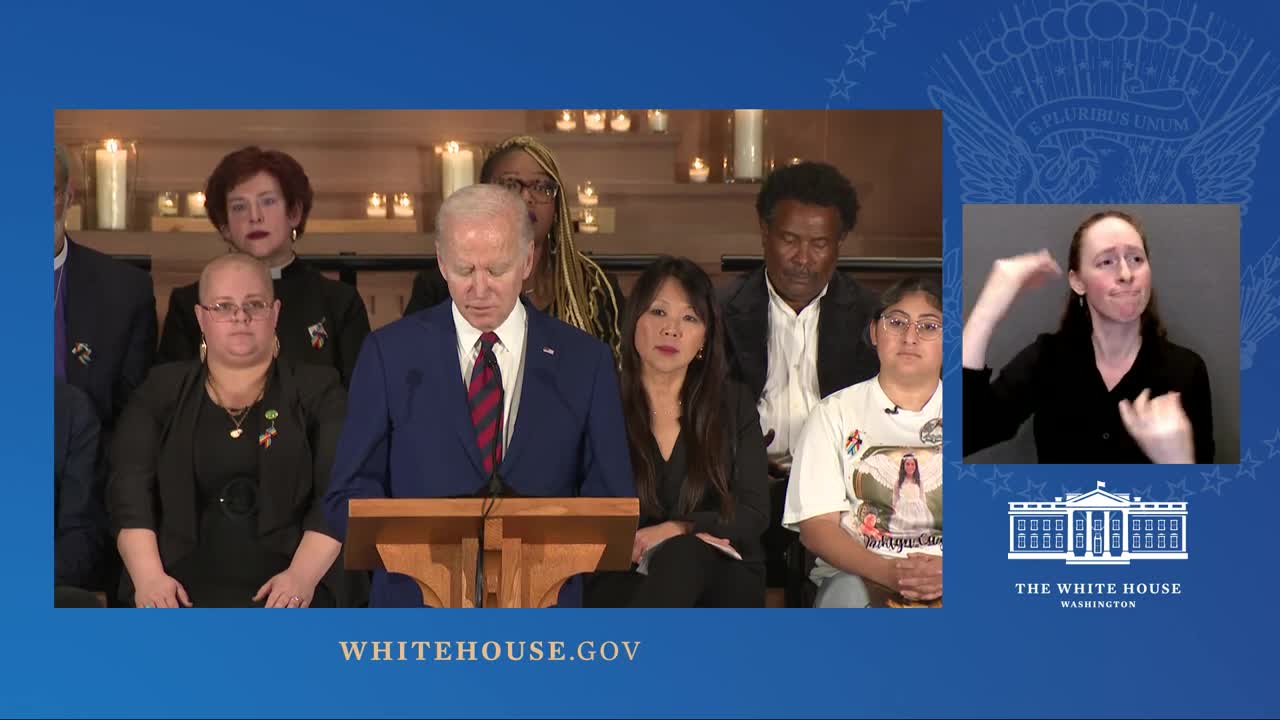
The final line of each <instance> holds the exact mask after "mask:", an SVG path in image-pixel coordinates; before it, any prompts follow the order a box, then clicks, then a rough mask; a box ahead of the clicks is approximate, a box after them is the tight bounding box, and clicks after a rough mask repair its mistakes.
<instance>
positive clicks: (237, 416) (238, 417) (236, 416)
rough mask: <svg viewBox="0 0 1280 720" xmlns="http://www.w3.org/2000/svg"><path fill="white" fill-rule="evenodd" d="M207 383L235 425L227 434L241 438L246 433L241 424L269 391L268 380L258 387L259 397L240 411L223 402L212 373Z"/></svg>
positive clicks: (218, 403) (206, 377) (206, 379)
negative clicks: (236, 411) (233, 409)
mask: <svg viewBox="0 0 1280 720" xmlns="http://www.w3.org/2000/svg"><path fill="white" fill-rule="evenodd" d="M205 385H206V386H207V387H208V388H209V390H210V391H212V392H213V396H214V397H213V401H214V402H215V403H217V405H218V407H220V408H222V410H223V412H225V413H226V414H227V417H229V418H231V422H232V424H234V425H235V428H234V429H232V430H231V431H230V432H228V433H227V434H228V435H230V436H231V438H232V439H233V440H234V439H237V438H239V437H240V436H241V435H243V434H244V430H241V429H240V426H241V425H244V421H245V419H247V418H248V417H249V411H250V410H252V409H253V406H254V405H257V404H258V403H259V402H260V401H261V400H262V396H263V394H265V393H266V391H267V384H266V382H265V381H264V382H263V383H262V387H261V388H259V389H258V397H257V398H256V399H255V400H254V401H253V402H251V403H249V406H248V407H245V408H242V409H240V411H239V412H238V413H235V412H232V410H231V408H229V407H227V406H226V405H225V404H223V402H222V393H221V392H220V391H219V390H218V384H217V383H216V382H215V381H214V379H213V374H212V373H210V374H209V375H207V376H205Z"/></svg>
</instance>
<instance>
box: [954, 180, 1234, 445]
mask: <svg viewBox="0 0 1280 720" xmlns="http://www.w3.org/2000/svg"><path fill="white" fill-rule="evenodd" d="M1135 223H1136V227H1134V224H1135ZM1135 230H1136V232H1134V231H1135ZM1076 236H1078V237H1079V241H1078V242H1076V243H1074V245H1075V246H1076V247H1078V248H1079V250H1080V251H1079V253H1077V257H1076V267H1077V271H1076V272H1075V273H1074V274H1073V272H1072V267H1073V266H1072V261H1071V250H1072V247H1073V238H1075V237H1076ZM962 242H963V249H962V258H963V260H962V262H963V271H962V282H963V320H962V322H963V323H964V325H963V326H962V327H963V328H964V335H963V338H964V339H963V341H962V353H963V359H962V368H961V370H962V375H963V393H962V403H963V410H964V414H963V424H962V434H963V443H964V444H963V455H964V462H965V463H975V464H987V463H999V464H1017V463H1049V464H1077V463H1079V464H1124V463H1147V462H1154V463H1191V462H1194V463H1201V464H1203V463H1221V464H1233V463H1238V462H1239V460H1240V373H1241V370H1242V369H1244V368H1247V367H1248V365H1249V363H1250V362H1251V361H1252V357H1253V352H1254V350H1255V348H1253V347H1251V344H1250V343H1249V342H1248V338H1245V337H1242V336H1241V334H1240V329H1241V328H1240V326H1241V315H1240V313H1241V307H1240V305H1241V296H1240V277H1241V265H1240V207H1239V206H1238V205H1079V204H1077V205H1065V204H1064V205H980V204H979V205H966V206H965V207H964V220H963V241H962ZM1143 245H1145V247H1143ZM1042 252H1047V256H1045V255H1042V256H1039V257H1034V256H1035V254H1037V253H1042ZM998 261H1002V263H1003V264H1001V265H999V266H997V262H998ZM1032 266H1034V268H1032ZM1072 277H1074V278H1075V281H1074V283H1073V282H1072ZM998 281H999V282H998ZM997 285H1000V286H1001V287H1002V288H1003V290H1001V289H999V288H997V287H996V286H997ZM984 288H986V289H985V290H984ZM993 288H995V289H993ZM980 299H981V302H980ZM975 310H976V312H975ZM1001 310H1003V314H1001V312H1000V311H1001ZM993 317H994V318H996V319H995V320H992V319H991V318H993ZM1095 318H1101V321H1100V322H1099V323H1098V324H1096V325H1095ZM1099 328H1103V329H1105V331H1106V332H1107V337H1106V338H1105V339H1104V338H1101V337H1100V336H1099V332H1098V330H1099ZM1135 328H1136V329H1137V330H1136V335H1135V334H1132V333H1134V329H1135ZM1127 333H1129V334H1127ZM975 338H976V340H975ZM984 340H985V345H983V341H984ZM1135 348H1136V349H1135ZM975 365H978V367H974V366H975ZM1144 391H1147V392H1146V393H1145V394H1144ZM1122 401H1124V405H1123V407H1122V405H1121V403H1122ZM1157 401H1159V402H1161V403H1162V404H1161V405H1160V406H1159V407H1160V411H1159V412H1165V410H1167V409H1173V410H1172V414H1171V415H1164V416H1160V417H1166V418H1168V417H1173V418H1174V419H1175V420H1176V419H1177V417H1176V416H1177V415H1178V413H1177V412H1176V408H1178V407H1180V408H1181V411H1182V413H1183V415H1184V416H1185V418H1184V419H1183V420H1181V422H1177V423H1175V424H1176V425H1178V426H1180V427H1182V428H1184V429H1185V428H1187V427H1189V428H1190V432H1189V433H1187V434H1184V437H1186V436H1187V435H1189V439H1187V440H1184V441H1182V442H1179V443H1171V444H1177V445H1180V446H1181V447H1183V448H1185V449H1184V450H1182V451H1177V452H1166V448H1167V447H1169V445H1170V444H1169V443H1167V444H1166V445H1164V446H1161V447H1157V445H1155V443H1156V442H1157V441H1158V439H1157V438H1156V437H1155V436H1154V435H1152V434H1151V433H1152V432H1154V431H1149V430H1148V428H1150V427H1151V426H1152V425H1153V424H1155V423H1153V422H1152V421H1153V420H1154V419H1155V418H1157V416H1156V415H1154V414H1146V413H1147V412H1148V409H1149V412H1150V413H1156V412H1157V410H1156V408H1157V405H1156V403H1157ZM1135 408H1142V410H1141V412H1142V413H1144V414H1143V415H1141V416H1138V415H1134V414H1132V412H1131V409H1135ZM1124 413H1129V414H1128V416H1127V420H1126V417H1124V416H1123V414H1124ZM1139 423H1142V424H1139ZM1161 427H1168V426H1161Z"/></svg>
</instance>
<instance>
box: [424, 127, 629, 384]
mask: <svg viewBox="0 0 1280 720" xmlns="http://www.w3.org/2000/svg"><path fill="white" fill-rule="evenodd" d="M480 182H482V183H490V184H494V185H502V186H503V187H505V188H507V189H508V190H510V191H512V192H514V193H516V194H517V195H519V196H520V197H521V199H523V200H524V202H525V205H526V207H528V208H529V219H530V220H531V221H532V222H533V226H534V236H533V237H534V240H533V244H534V247H533V253H534V259H533V272H531V273H530V274H529V279H528V280H526V281H525V283H524V292H525V295H526V296H528V298H529V300H530V301H531V302H532V303H533V304H534V306H535V307H537V308H538V309H540V310H544V311H546V312H547V313H548V314H549V315H551V316H553V317H556V318H558V319H560V320H562V321H564V322H566V323H568V324H570V325H572V326H574V327H576V328H579V329H581V330H584V331H586V332H587V333H590V334H591V335H594V336H595V337H597V338H600V339H601V340H603V341H604V342H605V344H607V345H608V346H609V347H610V348H611V349H612V350H613V355H614V358H615V359H616V358H617V357H618V351H619V339H620V337H621V333H620V332H619V330H618V315H619V312H618V309H619V307H620V306H621V305H622V292H621V291H620V290H619V289H618V283H617V280H616V279H615V278H613V277H610V276H608V275H606V274H605V272H604V271H603V270H601V269H600V266H599V265H597V264H596V263H595V262H593V261H592V260H591V259H590V258H588V257H587V256H586V255H584V254H583V253H581V252H580V251H579V250H578V248H577V246H576V245H575V244H574V242H573V230H572V227H571V226H572V222H571V221H570V219H569V201H568V199H567V197H566V195H565V192H564V183H563V182H562V181H561V179H560V168H559V167H558V166H557V165H556V160H555V156H553V155H552V154H551V150H550V149H549V148H547V146H546V145H543V144H542V143H540V142H538V141H537V140H536V139H534V138H532V137H529V136H527V135H519V136H516V137H512V138H508V139H506V140H503V141H502V142H501V143H499V144H498V146H497V147H496V148H494V150H493V152H492V153H490V154H489V156H488V157H487V158H486V159H485V161H484V166H483V167H481V169H480ZM447 299H449V287H448V285H447V284H446V283H445V281H444V277H443V276H442V275H441V274H440V271H439V270H438V269H436V270H427V271H423V272H421V273H418V276H417V277H415V278H414V280H413V295H412V297H410V299H409V304H408V306H407V307H406V308H405V311H404V312H405V315H408V314H410V313H414V312H417V311H419V310H424V309H426V308H429V307H431V306H433V305H435V304H437V303H440V302H443V301H444V300H447Z"/></svg>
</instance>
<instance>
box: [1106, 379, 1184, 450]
mask: <svg viewBox="0 0 1280 720" xmlns="http://www.w3.org/2000/svg"><path fill="white" fill-rule="evenodd" d="M1149 395H1150V391H1149V390H1143V391H1142V393H1141V394H1140V395H1138V397H1137V399H1135V400H1134V401H1133V402H1132V403H1130V402H1129V401H1128V400H1121V401H1120V421H1121V422H1122V423H1124V429H1125V430H1126V431H1127V432H1128V433H1129V435H1130V437H1132V438H1133V440H1134V442H1136V443H1138V447H1140V448H1142V452H1144V453H1146V455H1147V457H1149V458H1151V462H1154V463H1159V464H1164V465H1172V464H1178V463H1194V462H1195V461H1196V458H1195V443H1194V438H1193V437H1192V432H1191V420H1190V419H1188V418H1187V413H1186V411H1184V410H1183V409H1182V396H1181V394H1180V393H1176V392H1171V393H1165V394H1164V395H1161V396H1159V397H1155V398H1151V397H1149Z"/></svg>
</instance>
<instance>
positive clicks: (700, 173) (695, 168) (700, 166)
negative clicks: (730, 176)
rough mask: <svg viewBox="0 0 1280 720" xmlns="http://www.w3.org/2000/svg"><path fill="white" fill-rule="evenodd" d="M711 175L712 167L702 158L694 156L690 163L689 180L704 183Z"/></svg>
mask: <svg viewBox="0 0 1280 720" xmlns="http://www.w3.org/2000/svg"><path fill="white" fill-rule="evenodd" d="M710 175H711V168H709V167H707V164H706V163H704V162H702V158H694V159H693V163H692V164H691V165H689V182H696V183H704V182H706V181H707V178H708V177H710Z"/></svg>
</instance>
